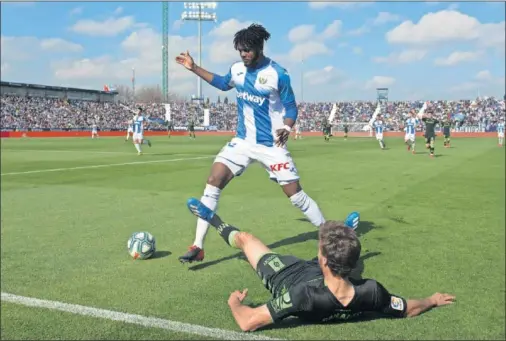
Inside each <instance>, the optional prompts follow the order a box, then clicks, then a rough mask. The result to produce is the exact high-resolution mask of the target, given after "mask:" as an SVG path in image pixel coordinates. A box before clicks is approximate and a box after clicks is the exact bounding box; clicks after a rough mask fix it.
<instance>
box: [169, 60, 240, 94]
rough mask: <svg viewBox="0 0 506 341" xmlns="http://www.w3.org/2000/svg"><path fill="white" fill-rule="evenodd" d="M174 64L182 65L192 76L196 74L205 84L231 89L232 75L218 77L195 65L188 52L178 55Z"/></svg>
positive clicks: (223, 89) (221, 88)
mask: <svg viewBox="0 0 506 341" xmlns="http://www.w3.org/2000/svg"><path fill="white" fill-rule="evenodd" d="M176 62H177V63H178V64H181V65H183V66H184V67H185V68H187V69H188V70H190V71H192V72H193V73H194V74H196V75H197V76H199V77H200V78H202V79H203V80H205V81H206V82H207V83H209V84H211V85H212V86H214V87H215V88H217V89H220V90H222V91H227V90H230V89H232V88H233V86H232V84H231V80H232V74H231V73H230V71H229V72H228V74H227V75H225V76H220V75H217V74H214V73H211V72H209V71H207V70H205V69H203V68H201V67H200V66H198V65H197V64H195V62H194V61H193V58H192V57H191V56H190V52H188V51H186V52H185V53H181V54H179V56H177V57H176Z"/></svg>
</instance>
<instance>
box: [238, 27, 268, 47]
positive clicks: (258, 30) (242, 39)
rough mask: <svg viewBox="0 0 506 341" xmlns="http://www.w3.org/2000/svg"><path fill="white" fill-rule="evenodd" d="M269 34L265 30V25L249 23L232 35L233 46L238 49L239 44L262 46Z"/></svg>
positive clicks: (243, 45)
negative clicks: (246, 26)
mask: <svg viewBox="0 0 506 341" xmlns="http://www.w3.org/2000/svg"><path fill="white" fill-rule="evenodd" d="M270 37H271V34H270V33H269V32H267V30H266V29H265V27H263V26H262V25H258V24H251V25H250V26H249V27H248V28H243V29H242V30H240V31H238V32H237V33H236V34H235V36H234V48H235V49H236V50H238V49H239V46H242V47H246V48H251V49H260V50H262V49H263V48H264V42H265V41H267V40H269V38H270Z"/></svg>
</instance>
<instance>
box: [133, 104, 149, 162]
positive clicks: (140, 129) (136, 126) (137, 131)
mask: <svg viewBox="0 0 506 341" xmlns="http://www.w3.org/2000/svg"><path fill="white" fill-rule="evenodd" d="M138 110H139V111H138V112H137V114H136V115H135V116H134V117H133V119H132V128H133V131H134V135H133V137H132V140H133V142H134V146H135V149H137V154H138V155H142V149H141V145H142V144H147V145H148V146H150V147H151V141H149V140H146V139H144V122H146V121H148V119H147V118H145V117H144V110H143V109H142V108H141V107H139V108H138Z"/></svg>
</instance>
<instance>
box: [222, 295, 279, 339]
mask: <svg viewBox="0 0 506 341" xmlns="http://www.w3.org/2000/svg"><path fill="white" fill-rule="evenodd" d="M246 295H248V289H244V290H243V291H242V292H241V291H239V290H237V291H234V292H233V293H232V294H230V298H229V299H228V306H229V307H230V310H231V311H232V315H233V316H234V319H235V322H236V323H237V325H238V326H239V328H241V330H242V331H245V332H252V331H255V330H257V329H258V328H262V327H265V326H267V325H269V324H271V323H272V322H273V321H272V318H271V313H270V312H269V309H268V308H267V304H264V305H262V306H260V307H256V308H251V307H248V306H247V305H244V304H242V301H243V300H244V298H246Z"/></svg>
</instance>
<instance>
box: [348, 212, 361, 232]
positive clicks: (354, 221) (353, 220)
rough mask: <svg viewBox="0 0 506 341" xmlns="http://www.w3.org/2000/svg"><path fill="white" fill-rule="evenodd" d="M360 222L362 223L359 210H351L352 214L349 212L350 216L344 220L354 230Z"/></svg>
mask: <svg viewBox="0 0 506 341" xmlns="http://www.w3.org/2000/svg"><path fill="white" fill-rule="evenodd" d="M359 223H360V213H358V212H351V213H350V214H348V217H346V220H345V221H344V224H345V225H346V226H348V227H349V228H350V229H352V230H356V229H357V227H358V224H359Z"/></svg>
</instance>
